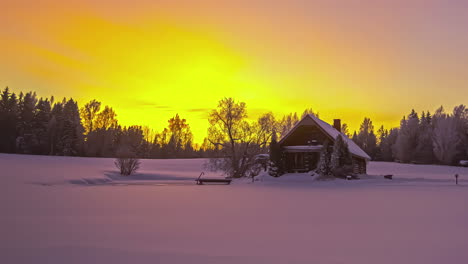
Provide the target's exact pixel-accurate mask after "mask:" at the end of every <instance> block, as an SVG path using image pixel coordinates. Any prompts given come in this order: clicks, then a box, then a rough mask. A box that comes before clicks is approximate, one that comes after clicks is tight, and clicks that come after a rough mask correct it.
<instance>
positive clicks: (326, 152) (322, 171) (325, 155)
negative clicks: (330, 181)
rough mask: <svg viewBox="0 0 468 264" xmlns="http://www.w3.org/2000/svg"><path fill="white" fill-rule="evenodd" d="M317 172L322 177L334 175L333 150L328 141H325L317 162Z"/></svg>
mask: <svg viewBox="0 0 468 264" xmlns="http://www.w3.org/2000/svg"><path fill="white" fill-rule="evenodd" d="M317 173H318V174H319V175H320V177H322V178H328V177H331V176H332V167H331V151H330V148H329V143H328V141H325V143H323V147H322V150H321V151H320V157H319V162H318V164H317Z"/></svg>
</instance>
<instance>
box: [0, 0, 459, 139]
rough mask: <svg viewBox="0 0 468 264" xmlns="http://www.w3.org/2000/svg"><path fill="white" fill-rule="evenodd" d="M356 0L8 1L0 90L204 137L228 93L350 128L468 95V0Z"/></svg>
mask: <svg viewBox="0 0 468 264" xmlns="http://www.w3.org/2000/svg"><path fill="white" fill-rule="evenodd" d="M64 2H66V3H64ZM352 2H354V1H349V2H347V4H346V5H343V4H341V5H339V4H337V3H335V2H334V1H300V0H297V1H276V2H275V1H242V0H241V1H236V2H233V1H154V0H153V1H149V0H147V1H135V2H133V1H132V2H131V3H130V1H117V0H115V1H111V0H107V1H106V0H101V1H87V0H84V1H58V0H46V1H41V2H40V3H38V1H32V0H31V1H22V0H19V1H11V0H6V1H5V0H3V1H1V2H0V10H3V11H4V12H2V13H3V14H2V18H1V21H2V26H1V27H0V59H1V63H0V86H3V87H4V86H9V87H10V88H11V89H12V90H13V91H29V90H33V91H36V92H37V93H38V94H39V95H40V96H50V95H55V96H56V97H58V98H60V97H63V96H66V97H70V96H71V97H73V98H75V99H77V100H78V101H79V102H80V103H81V105H82V104H83V103H85V102H86V101H89V100H90V99H97V100H99V101H101V102H102V103H103V104H108V105H110V106H112V107H114V109H115V110H116V111H117V114H118V119H119V121H120V123H122V124H124V125H130V124H137V125H149V126H151V127H153V128H155V129H157V130H161V129H162V128H163V127H165V126H166V125H167V120H168V119H169V118H170V117H172V116H174V115H175V114H176V113H179V114H180V115H181V116H182V117H184V118H186V119H187V120H188V122H189V124H190V125H191V127H192V129H193V131H194V134H195V139H196V141H201V140H202V139H203V137H204V136H205V134H206V128H207V125H208V122H207V121H206V116H207V113H208V111H209V109H212V108H214V107H215V106H216V104H217V101H218V100H219V99H221V98H222V97H224V96H233V97H235V98H237V99H238V100H242V101H245V102H246V103H247V106H248V111H249V113H250V117H253V118H254V117H256V116H258V115H259V114H261V113H262V112H266V111H269V110H271V111H273V112H274V113H277V114H278V115H280V114H283V113H288V112H292V111H297V112H301V111H302V110H303V109H304V108H306V107H307V108H309V107H312V108H314V109H316V110H317V111H319V112H320V116H321V118H322V119H324V120H325V121H328V122H330V121H331V120H332V119H333V118H341V119H342V122H344V123H348V124H349V125H350V126H351V128H352V129H357V128H358V126H359V123H360V122H361V121H362V119H363V118H364V117H365V116H367V117H370V118H371V119H372V120H373V121H374V123H375V125H376V126H377V125H380V124H384V125H386V126H388V127H390V126H396V125H398V123H399V120H400V119H401V117H402V116H403V115H404V114H407V113H408V112H409V111H410V110H411V108H415V109H416V110H418V111H422V110H431V111H433V110H434V109H435V108H436V107H437V106H439V105H441V104H443V105H445V106H446V108H452V107H453V106H454V105H456V104H461V103H464V104H467V103H468V92H467V90H468V89H467V87H468V86H467V84H468V77H467V76H468V67H467V66H468V51H467V50H468V48H467V47H468V37H467V36H468V29H467V27H466V26H464V25H466V24H467V23H468V19H467V18H466V16H464V14H466V11H468V8H467V6H466V5H462V4H460V5H454V4H444V2H443V1H425V2H424V5H422V3H423V2H422V1H414V2H413V1H410V3H411V4H408V2H405V1H361V2H360V5H356V4H350V3H352ZM376 2H378V4H376Z"/></svg>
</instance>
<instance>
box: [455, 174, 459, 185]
mask: <svg viewBox="0 0 468 264" xmlns="http://www.w3.org/2000/svg"><path fill="white" fill-rule="evenodd" d="M455 184H456V185H458V174H455Z"/></svg>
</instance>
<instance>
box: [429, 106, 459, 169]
mask: <svg viewBox="0 0 468 264" xmlns="http://www.w3.org/2000/svg"><path fill="white" fill-rule="evenodd" d="M433 123H434V131H433V148H434V155H435V156H436V158H437V159H438V160H439V161H440V162H441V163H442V164H447V165H450V164H453V163H454V162H455V156H456V155H457V146H458V145H459V144H461V139H460V134H459V124H458V120H457V119H456V118H454V117H452V116H449V115H447V114H445V112H444V110H443V108H442V107H441V108H439V109H437V111H436V114H435V115H434V118H433Z"/></svg>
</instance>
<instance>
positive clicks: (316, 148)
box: [278, 115, 371, 174]
mask: <svg viewBox="0 0 468 264" xmlns="http://www.w3.org/2000/svg"><path fill="white" fill-rule="evenodd" d="M338 135H341V136H342V137H343V139H344V140H345V142H346V143H347V144H348V148H349V152H350V153H351V156H352V166H353V172H354V173H359V174H365V173H366V166H367V162H368V161H369V160H370V159H371V158H370V157H369V155H367V153H366V152H364V151H363V150H362V149H361V148H360V147H359V146H358V145H356V143H354V141H352V140H351V139H349V138H348V137H347V136H346V135H344V134H343V133H341V120H340V119H335V120H334V123H333V126H331V125H330V124H328V123H326V122H324V121H323V120H321V119H319V118H318V117H316V116H314V115H306V116H304V118H302V119H301V121H299V122H298V123H297V124H296V125H295V126H294V127H293V128H292V129H291V130H290V131H289V132H288V133H287V134H286V135H285V136H284V137H283V138H282V139H281V140H280V141H279V142H278V144H279V145H280V148H281V155H282V156H283V159H282V160H283V166H284V168H285V169H286V170H287V172H307V171H310V170H314V169H316V168H317V164H318V161H319V157H320V151H321V150H322V148H323V144H324V143H325V141H328V143H329V145H330V146H331V147H333V143H334V141H335V139H336V138H337V137H338Z"/></svg>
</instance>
